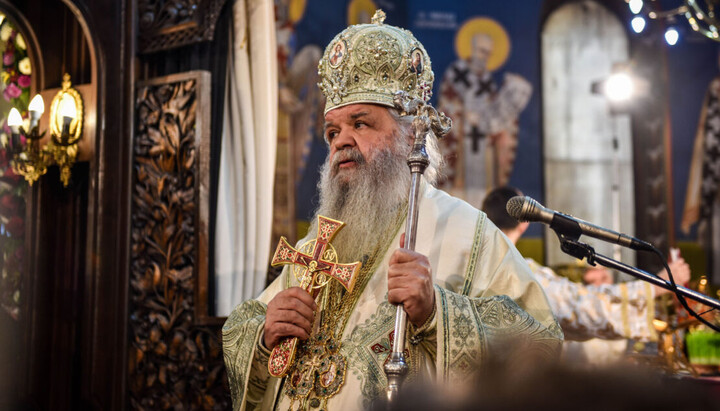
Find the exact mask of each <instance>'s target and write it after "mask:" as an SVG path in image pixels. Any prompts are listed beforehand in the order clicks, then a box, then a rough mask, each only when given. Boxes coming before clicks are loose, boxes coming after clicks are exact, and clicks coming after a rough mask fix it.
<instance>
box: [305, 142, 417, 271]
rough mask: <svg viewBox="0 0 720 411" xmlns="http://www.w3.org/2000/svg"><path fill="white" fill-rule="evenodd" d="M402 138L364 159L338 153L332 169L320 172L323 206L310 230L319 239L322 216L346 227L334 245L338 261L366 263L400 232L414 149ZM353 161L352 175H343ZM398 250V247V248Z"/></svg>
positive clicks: (327, 167) (354, 153)
mask: <svg viewBox="0 0 720 411" xmlns="http://www.w3.org/2000/svg"><path fill="white" fill-rule="evenodd" d="M403 140H404V139H402V138H400V137H399V136H397V135H395V136H393V139H392V141H394V142H395V144H394V145H393V146H391V147H387V148H383V149H380V150H377V151H375V152H373V153H371V154H370V155H369V157H371V158H370V159H369V160H367V159H365V158H364V157H363V156H362V154H360V151H359V150H357V149H356V148H351V149H345V150H343V151H339V152H338V153H337V154H336V155H335V159H334V162H333V163H332V164H330V163H329V161H326V162H325V164H324V165H323V166H322V168H321V170H320V182H319V183H318V189H319V192H320V205H319V207H318V209H317V211H316V213H315V217H314V218H313V220H312V223H311V225H310V233H312V235H313V236H315V235H316V233H317V216H318V215H323V216H325V217H330V218H333V219H336V220H340V221H342V222H344V223H345V226H344V227H343V229H342V230H340V232H339V233H337V234H336V235H335V237H334V238H333V240H332V241H331V244H332V245H333V246H334V247H335V249H336V251H337V254H338V261H339V262H341V263H350V262H354V261H363V262H365V259H366V257H367V256H369V255H370V254H371V253H373V252H374V251H375V249H376V248H377V247H378V246H379V245H381V244H382V243H384V242H386V241H387V240H388V239H387V238H386V236H383V234H386V235H394V234H395V232H394V231H392V232H389V233H388V230H389V229H392V228H394V227H396V226H397V218H398V213H399V210H400V209H402V208H404V206H405V204H406V203H407V196H408V192H409V190H410V182H411V178H410V170H409V169H408V166H407V163H406V159H407V155H408V153H409V152H410V146H409V145H408V144H407V143H406V142H405V141H403ZM347 158H352V159H354V160H355V161H356V166H355V167H354V169H352V170H349V171H348V170H340V169H339V168H338V164H339V162H340V161H341V160H343V159H347ZM398 246H399V245H398Z"/></svg>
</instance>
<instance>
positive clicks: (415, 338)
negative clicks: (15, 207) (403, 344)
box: [223, 183, 562, 411]
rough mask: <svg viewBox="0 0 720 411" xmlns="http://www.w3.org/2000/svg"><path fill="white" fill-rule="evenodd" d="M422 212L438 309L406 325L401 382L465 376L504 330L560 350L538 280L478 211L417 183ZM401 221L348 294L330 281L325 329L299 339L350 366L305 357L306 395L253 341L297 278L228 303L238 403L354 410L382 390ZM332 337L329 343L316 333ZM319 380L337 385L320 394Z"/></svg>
mask: <svg viewBox="0 0 720 411" xmlns="http://www.w3.org/2000/svg"><path fill="white" fill-rule="evenodd" d="M419 216H420V217H419V225H418V236H417V238H418V240H417V243H416V251H417V252H419V253H422V254H424V255H426V256H428V259H429V260H430V264H431V266H432V270H433V277H434V281H435V290H436V291H435V299H436V308H435V310H436V311H435V315H434V317H433V318H432V321H429V323H428V324H425V325H423V326H422V327H420V328H419V329H416V328H415V327H414V326H412V325H409V331H408V334H407V335H408V343H407V350H408V352H407V354H408V362H409V365H410V374H409V376H408V379H407V380H406V381H408V382H409V381H412V380H414V379H420V378H422V379H429V380H436V381H440V382H449V383H451V382H455V381H462V380H465V379H467V377H468V376H469V375H470V374H471V373H472V372H473V370H474V369H476V368H477V365H478V364H481V363H482V362H483V360H484V359H486V358H491V357H492V356H493V355H501V353H502V350H503V346H504V344H505V343H506V342H507V341H508V339H510V338H515V339H517V337H521V339H523V340H525V341H532V342H533V343H535V344H534V345H533V347H534V348H537V349H539V351H540V352H542V354H543V355H544V356H547V357H550V358H554V357H557V355H558V354H559V352H560V348H561V344H562V332H561V331H560V327H559V325H558V324H557V322H556V321H555V319H554V317H553V315H552V312H551V310H550V307H549V305H548V302H547V299H546V298H545V295H544V293H543V291H542V288H541V287H540V285H539V284H538V283H537V282H536V281H535V280H533V279H532V274H531V273H530V271H529V267H528V265H527V264H526V263H525V261H524V259H523V258H522V257H521V256H520V254H519V253H518V252H517V250H516V249H515V248H514V247H513V246H512V245H511V244H510V242H509V240H508V239H507V237H505V236H504V235H503V234H502V233H501V232H500V231H499V230H498V229H497V228H496V227H495V225H494V224H492V223H491V222H490V221H489V220H488V219H487V218H486V216H485V214H484V213H482V212H480V211H478V210H477V209H475V208H473V207H471V206H470V205H468V204H467V203H465V202H463V201H461V200H459V199H456V198H454V197H450V196H449V195H447V194H446V193H445V192H443V191H439V190H436V189H434V188H433V187H431V186H429V185H428V184H425V183H424V184H423V189H422V192H421V198H420V205H419ZM403 220H404V219H403ZM403 225H404V221H399V223H398V227H393V228H392V230H390V231H392V232H391V233H390V234H389V235H388V236H387V241H385V243H384V245H383V247H382V249H381V250H378V252H377V254H375V255H374V256H369V257H370V258H369V259H368V261H366V262H364V264H363V270H362V271H363V272H362V273H361V274H360V277H359V278H358V284H356V286H355V289H354V291H353V293H343V292H341V291H340V290H339V288H340V287H339V286H335V287H330V288H328V290H329V294H328V298H329V301H328V303H327V304H328V307H331V309H330V310H328V311H329V312H328V313H326V314H327V315H325V314H324V315H322V317H323V318H322V322H323V323H325V324H322V325H321V326H320V327H319V329H320V330H323V328H324V329H325V330H326V331H328V332H325V333H323V332H320V333H318V334H317V335H320V337H311V339H310V340H311V343H310V344H306V347H310V348H309V350H310V351H312V350H313V348H312V347H315V349H319V350H321V351H322V350H325V351H324V352H323V353H322V354H323V355H325V357H326V358H329V357H331V356H333V355H334V354H340V356H342V357H343V358H344V359H346V364H345V365H346V367H347V368H346V370H345V371H344V372H343V373H338V372H335V373H326V372H323V371H321V370H325V371H327V370H328V368H327V367H328V363H326V364H325V365H323V364H320V362H318V361H315V360H313V359H312V356H306V358H307V361H308V362H306V363H304V366H306V368H307V367H309V368H312V369H313V370H314V371H312V372H311V373H310V374H303V375H304V376H306V378H310V377H309V375H311V374H312V376H313V377H312V378H314V384H313V388H312V390H313V392H312V393H309V394H308V395H307V396H305V397H302V398H301V397H300V396H299V395H298V393H297V392H293V389H296V387H299V386H300V384H298V382H299V380H298V381H291V380H290V379H291V378H292V375H291V376H289V377H285V378H283V379H280V378H273V377H270V375H269V373H268V371H267V359H268V354H269V353H268V351H267V350H266V349H265V348H264V347H262V346H261V344H260V343H259V341H260V337H261V334H262V330H263V325H264V320H265V318H264V315H265V310H266V307H267V306H266V304H267V303H268V302H269V301H270V300H271V299H272V298H273V297H274V296H275V295H276V294H277V293H278V292H279V291H281V290H283V289H286V288H287V287H289V286H296V285H298V283H297V281H296V280H295V278H294V277H293V276H292V275H291V274H290V273H289V272H288V270H287V269H285V270H283V273H282V274H281V275H280V277H278V278H277V279H276V280H275V282H273V284H271V285H270V286H269V287H268V288H267V289H266V290H265V291H264V292H263V293H262V295H261V296H260V297H259V298H258V299H257V300H249V301H246V302H245V303H243V304H241V305H240V306H238V307H237V308H236V309H235V310H234V311H233V313H232V314H231V315H230V316H229V317H228V320H227V322H226V323H225V325H224V327H223V349H224V355H225V364H226V366H227V369H228V378H229V381H230V389H231V393H232V397H233V408H234V409H235V410H245V409H262V410H272V409H278V410H288V409H293V410H295V409H309V410H319V409H325V410H338V411H339V410H360V409H364V408H366V407H368V406H369V405H370V404H371V402H372V401H373V400H374V399H376V398H378V397H380V396H382V395H384V392H385V387H386V384H387V381H386V378H385V374H384V372H383V364H384V362H385V361H386V360H387V358H388V355H389V353H390V351H391V345H392V338H393V327H394V321H395V307H394V306H392V305H391V304H389V303H388V302H387V267H388V261H389V259H390V256H391V254H392V252H393V251H394V250H395V248H396V247H397V244H399V237H400V235H401V233H402V232H404V227H403ZM313 235H314V234H313ZM307 240H308V239H307V238H306V239H303V240H301V241H300V242H299V243H304V242H306V241H307ZM373 257H374V258H373ZM355 292H357V294H355ZM335 307H337V308H335ZM314 335H315V333H314ZM329 335H332V336H333V344H328V343H327V341H320V339H322V338H327V337H328V336H329ZM314 338H318V340H316V341H313V339H314ZM318 347H320V348H318ZM301 351H302V350H301ZM300 356H301V355H300V354H299V358H300ZM321 357H322V355H321ZM336 358H337V357H336ZM300 361H301V360H300V359H299V360H298V362H300ZM339 365H341V364H339V363H336V371H337V367H338V366H339ZM323 367H326V368H323ZM340 374H342V380H343V382H342V385H341V386H338V387H334V386H333V383H335V382H336V381H337V380H336V379H334V378H333V380H332V381H330V377H329V376H330V375H334V376H336V377H337V376H339V375H340ZM324 376H326V377H325V380H324V381H323V378H324ZM318 387H320V388H318ZM323 388H330V389H332V390H335V392H334V393H333V394H332V395H331V396H323V395H324V394H323V392H322V389H323Z"/></svg>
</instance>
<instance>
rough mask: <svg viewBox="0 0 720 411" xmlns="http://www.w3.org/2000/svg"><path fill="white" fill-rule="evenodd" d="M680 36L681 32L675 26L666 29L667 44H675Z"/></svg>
mask: <svg viewBox="0 0 720 411" xmlns="http://www.w3.org/2000/svg"><path fill="white" fill-rule="evenodd" d="M679 38H680V33H678V31H677V30H676V29H675V27H668V29H667V30H665V41H666V42H667V44H669V45H671V46H674V45H675V44H676V43H677V42H678V39H679Z"/></svg>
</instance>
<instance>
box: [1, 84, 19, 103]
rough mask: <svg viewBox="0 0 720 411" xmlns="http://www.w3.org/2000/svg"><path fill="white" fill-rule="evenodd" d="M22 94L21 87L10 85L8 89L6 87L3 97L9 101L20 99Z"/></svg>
mask: <svg viewBox="0 0 720 411" xmlns="http://www.w3.org/2000/svg"><path fill="white" fill-rule="evenodd" d="M20 94H22V90H20V87H18V86H16V85H15V83H10V84H8V85H7V87H5V91H3V97H5V100H7V101H10V100H11V99H14V98H18V97H20Z"/></svg>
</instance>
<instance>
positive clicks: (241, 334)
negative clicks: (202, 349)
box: [222, 300, 267, 404]
mask: <svg viewBox="0 0 720 411" xmlns="http://www.w3.org/2000/svg"><path fill="white" fill-rule="evenodd" d="M266 312H267V306H266V305H265V304H263V303H261V302H259V301H256V300H249V301H246V302H244V303H243V304H241V305H239V306H238V307H236V308H235V310H233V312H232V313H230V315H229V316H228V319H227V321H225V324H224V325H223V328H222V339H223V340H222V341H223V356H224V357H225V367H226V368H227V374H228V380H229V383H230V393H231V395H232V398H233V404H242V403H243V402H244V401H245V399H244V398H243V397H244V393H246V392H247V389H246V388H247V387H246V386H247V381H245V379H244V376H247V375H249V374H250V372H249V370H250V366H251V363H252V360H253V357H254V356H255V349H256V344H257V336H259V335H260V331H261V329H262V327H263V326H264V325H265V313H266ZM249 336H256V337H255V338H250V337H249Z"/></svg>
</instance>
